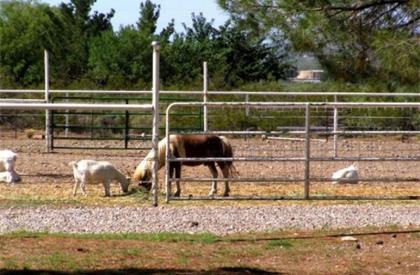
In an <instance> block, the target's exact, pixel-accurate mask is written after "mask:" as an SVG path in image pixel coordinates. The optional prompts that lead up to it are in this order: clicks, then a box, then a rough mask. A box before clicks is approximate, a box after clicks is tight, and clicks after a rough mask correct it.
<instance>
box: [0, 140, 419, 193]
mask: <svg viewBox="0 0 420 275" xmlns="http://www.w3.org/2000/svg"><path fill="white" fill-rule="evenodd" d="M0 138H1V145H0V149H10V150H13V151H15V152H16V153H17V154H18V160H17V163H16V170H17V171H18V173H19V174H20V175H21V176H22V183H21V184H22V185H20V186H21V187H20V188H21V189H22V190H24V189H25V188H27V187H31V188H35V189H37V187H39V188H40V189H45V188H43V186H45V185H51V186H53V187H54V189H59V191H60V192H64V191H65V190H68V192H70V190H71V186H72V182H73V179H72V170H71V167H70V166H69V165H68V163H69V162H70V161H73V160H80V159H97V160H108V161H110V162H112V163H113V164H114V165H115V166H116V167H117V168H118V169H119V170H120V171H121V172H123V173H125V174H127V175H130V174H131V173H132V172H133V171H134V169H135V167H136V166H137V165H138V163H139V162H140V161H141V160H142V158H143V157H144V156H145V154H146V153H147V151H144V150H113V149H103V150H89V149H84V150H80V149H57V150H55V151H54V152H53V153H46V146H45V140H43V139H34V138H32V139H29V138H27V137H26V136H25V134H24V133H17V134H16V136H14V134H13V133H5V132H1V133H0ZM132 143H134V145H135V147H145V148H150V143H149V142H140V141H137V142H134V141H133V142H132ZM231 143H232V145H233V148H234V154H235V157H267V158H270V157H292V158H302V157H303V156H304V142H302V141H297V140H262V139H261V137H258V136H256V137H249V138H247V139H243V138H242V139H239V138H231ZM56 145H58V146H63V145H66V146H98V147H104V148H107V147H108V148H111V147H117V146H120V147H122V146H123V142H122V141H109V142H108V141H107V142H105V141H77V140H60V141H56ZM338 148H339V149H338V152H337V155H338V156H339V157H349V156H351V157H398V156H399V157H418V156H419V155H420V140H419V139H416V138H415V137H413V138H411V139H408V140H407V139H404V140H403V139H401V138H399V137H389V138H385V137H382V138H380V139H377V138H376V139H374V138H370V139H369V138H365V139H340V140H339V143H338ZM333 154H334V152H333V144H332V140H328V141H325V140H323V139H315V140H314V141H312V142H311V156H312V157H331V156H333ZM350 164H352V162H345V161H341V162H331V161H313V162H311V166H310V176H311V178H313V179H315V180H312V181H311V186H310V192H311V195H320V196H324V195H327V196H328V195H331V196H334V195H345V196H383V197H387V196H413V197H415V196H419V195H420V193H419V190H420V188H419V180H420V169H419V162H418V161H417V162H416V161H399V162H395V161H382V162H378V161H364V162H363V161H359V162H357V163H356V165H357V166H358V169H359V177H360V178H361V181H360V183H359V184H335V185H334V184H332V183H331V182H329V181H328V180H329V179H330V178H331V175H332V173H333V172H334V171H336V170H338V169H341V168H344V167H347V166H349V165H350ZM235 166H236V169H237V171H238V173H239V176H238V178H239V179H243V181H239V182H232V183H231V190H232V191H231V195H232V196H251V195H256V196H272V195H274V196H285V195H287V196H302V195H303V192H304V191H303V190H304V186H303V178H304V163H303V162H302V161H249V162H246V161H237V162H235ZM163 170H164V169H162V170H161V171H160V174H159V178H160V185H161V190H164V188H163V186H162V185H163V179H164V177H165V175H164V171H163ZM182 173H183V175H182V176H183V177H187V178H190V179H191V178H193V177H198V178H201V179H204V178H207V179H208V178H210V173H209V171H208V169H207V168H206V167H204V166H201V167H184V168H183V172H182ZM254 179H258V180H261V179H265V182H256V181H255V180H254ZM320 179H326V180H327V181H324V182H321V181H320ZM363 179H366V180H367V181H364V180H363ZM415 179H417V181H414V180H415ZM401 180H402V181H401ZM209 185H210V183H208V182H193V181H191V180H189V181H187V182H185V183H183V184H182V186H183V194H184V195H186V196H187V195H188V196H206V195H207V193H208V192H209ZM133 187H135V186H133ZM3 188H7V187H6V186H5V185H4V184H0V189H3ZM90 188H91V190H95V192H101V187H100V186H97V187H90ZM222 188H223V184H220V185H219V194H220V193H222ZM114 189H115V190H114V192H119V191H118V189H116V188H114ZM88 191H89V187H88ZM24 192H30V191H28V190H27V191H24Z"/></svg>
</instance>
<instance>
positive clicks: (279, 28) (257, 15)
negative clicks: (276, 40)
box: [218, 0, 420, 83]
mask: <svg viewBox="0 0 420 275" xmlns="http://www.w3.org/2000/svg"><path fill="white" fill-rule="evenodd" d="M218 3H219V5H220V6H221V7H223V8H224V9H226V10H227V11H229V12H230V14H231V16H232V19H233V20H234V21H236V22H239V23H238V24H240V25H241V26H243V27H246V28H250V29H252V30H253V33H254V34H257V35H259V36H261V35H272V34H273V33H274V34H275V35H279V34H280V35H284V36H285V39H287V41H289V42H290V43H291V44H292V45H293V48H294V50H295V51H297V52H312V53H313V54H314V55H315V56H316V57H317V58H318V59H319V61H320V63H321V65H323V66H324V68H326V69H327V70H328V71H329V73H330V74H331V75H332V76H333V77H335V78H337V79H343V80H350V81H357V80H360V79H365V78H368V77H372V76H374V77H376V78H378V79H384V78H387V77H388V76H392V78H393V79H394V80H395V81H399V82H408V83H415V82H416V81H418V79H419V75H418V71H419V67H420V66H419V55H420V54H419V51H420V50H419V48H420V47H419V26H418V22H419V20H420V9H419V2H418V1H412V0H368V1H356V2H355V1H349V0H336V1H312V0H305V1H297V0H290V1H289V0H288V1H285V0H275V1H264V0H218ZM396 53H398V54H401V55H402V56H403V58H402V60H399V61H397V60H398V55H397V56H395V54H396ZM401 61H403V62H404V64H401ZM401 66H402V67H405V68H408V69H407V70H403V71H401V70H400V68H401Z"/></svg>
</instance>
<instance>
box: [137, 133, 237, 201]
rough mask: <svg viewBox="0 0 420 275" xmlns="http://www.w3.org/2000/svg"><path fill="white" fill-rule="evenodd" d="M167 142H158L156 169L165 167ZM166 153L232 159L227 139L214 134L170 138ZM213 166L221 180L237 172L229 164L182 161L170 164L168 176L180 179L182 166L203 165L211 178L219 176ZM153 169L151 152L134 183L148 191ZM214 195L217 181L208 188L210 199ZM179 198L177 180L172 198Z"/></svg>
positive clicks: (139, 168) (191, 156)
mask: <svg viewBox="0 0 420 275" xmlns="http://www.w3.org/2000/svg"><path fill="white" fill-rule="evenodd" d="M166 146H167V141H166V138H164V139H162V140H161V141H160V142H159V148H158V169H160V168H162V167H163V166H164V165H165V154H166ZM169 151H170V154H171V157H176V158H177V157H181V158H231V157H233V150H232V146H231V145H230V142H229V140H228V139H227V138H226V137H223V136H215V135H171V136H170V142H169ZM216 163H217V165H218V166H219V168H220V170H221V171H222V174H223V178H225V179H226V178H228V177H230V176H232V175H234V174H236V169H235V167H234V166H233V163H232V161H230V160H229V161H205V162H198V161H189V162H188V161H184V162H171V163H170V167H169V171H170V177H171V178H173V176H174V172H175V178H180V177H181V166H182V165H187V166H198V165H206V166H208V168H209V169H210V172H211V175H212V176H213V178H217V177H218V172H217V169H216ZM152 167H153V152H152V151H150V152H149V153H148V154H147V156H146V157H145V158H144V159H143V161H142V162H140V164H139V165H138V166H137V168H136V171H135V172H134V175H133V177H132V180H133V182H139V184H140V185H142V186H145V187H146V188H148V189H149V190H150V188H151V184H150V179H151V178H152V170H153V169H152ZM229 192H230V189H229V182H228V181H227V180H225V192H224V193H223V196H225V197H227V196H229ZM216 193H217V181H216V180H214V181H213V183H212V186H211V190H210V193H209V196H214V195H215V194H216ZM180 195H181V187H180V184H179V181H176V192H175V194H174V196H180Z"/></svg>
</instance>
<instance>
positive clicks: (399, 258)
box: [0, 132, 420, 274]
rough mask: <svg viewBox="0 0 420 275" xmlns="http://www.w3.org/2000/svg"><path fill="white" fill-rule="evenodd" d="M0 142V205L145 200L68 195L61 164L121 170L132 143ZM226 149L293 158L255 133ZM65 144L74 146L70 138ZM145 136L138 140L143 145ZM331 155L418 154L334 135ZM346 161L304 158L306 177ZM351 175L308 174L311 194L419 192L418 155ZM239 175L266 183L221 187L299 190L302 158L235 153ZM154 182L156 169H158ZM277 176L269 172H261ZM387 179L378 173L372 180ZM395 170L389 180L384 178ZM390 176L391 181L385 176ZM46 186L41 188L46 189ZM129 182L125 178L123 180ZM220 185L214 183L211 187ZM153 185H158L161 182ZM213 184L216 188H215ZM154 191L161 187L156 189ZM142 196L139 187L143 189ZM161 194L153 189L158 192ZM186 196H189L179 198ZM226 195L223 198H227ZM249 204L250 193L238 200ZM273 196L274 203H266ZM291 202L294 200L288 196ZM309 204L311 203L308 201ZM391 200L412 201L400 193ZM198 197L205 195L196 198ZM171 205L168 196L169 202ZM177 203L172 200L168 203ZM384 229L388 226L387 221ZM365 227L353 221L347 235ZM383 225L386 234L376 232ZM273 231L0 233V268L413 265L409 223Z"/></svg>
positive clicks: (419, 148) (305, 269)
mask: <svg viewBox="0 0 420 275" xmlns="http://www.w3.org/2000/svg"><path fill="white" fill-rule="evenodd" d="M0 138H1V145H0V149H10V150H13V151H15V152H17V154H18V160H17V163H16V170H17V171H18V173H19V174H20V175H21V176H22V182H21V183H19V184H16V185H15V186H14V187H11V186H9V185H8V184H4V183H0V205H2V207H9V206H11V207H15V206H22V205H23V206H37V205H39V204H41V205H45V204H46V205H51V206H58V207H65V205H66V204H74V203H76V204H85V205H95V206H98V205H99V206H100V205H107V206H108V205H119V206H124V205H130V206H133V205H141V204H143V205H149V203H150V201H149V200H148V198H145V197H143V196H139V195H138V194H132V195H129V196H124V197H122V196H119V195H120V191H119V190H118V188H117V187H116V185H115V184H114V185H113V189H112V191H113V194H115V195H116V196H114V197H112V198H104V197H103V188H102V187H101V186H88V189H87V190H88V196H87V197H82V196H80V195H79V196H77V197H76V198H72V197H71V190H72V184H73V179H72V174H71V173H72V171H71V168H70V167H69V165H68V163H69V162H70V161H73V160H80V159H86V158H89V159H98V160H108V161H111V162H112V163H114V164H115V166H116V167H118V168H119V169H120V170H121V171H124V172H127V174H130V173H132V171H134V168H135V166H136V165H137V164H138V163H139V162H140V161H141V159H142V158H143V157H144V156H145V154H146V153H147V152H146V151H142V150H128V151H125V150H69V149H67V150H64V149H60V150H56V151H55V152H53V153H45V151H46V150H45V140H42V139H29V138H27V137H26V136H25V135H24V134H23V133H20V134H18V135H17V136H16V137H14V136H13V135H11V134H10V133H4V132H1V133H0ZM231 141H232V144H233V147H234V151H235V156H266V157H285V156H289V157H302V156H303V154H304V150H303V143H302V142H301V141H290V140H282V141H279V140H265V141H263V140H261V138H260V137H250V138H248V139H246V140H245V139H236V138H233V139H231ZM65 142H66V143H67V144H72V145H79V146H80V145H84V144H81V142H79V141H65ZM95 143H96V144H95V146H98V145H99V146H109V147H113V146H116V145H118V146H119V145H120V143H117V142H111V143H106V144H105V143H103V142H95ZM147 146H150V144H145V147H147ZM311 147H312V153H311V154H312V156H331V155H332V154H333V151H332V148H333V147H332V142H331V140H329V141H326V142H324V141H313V142H312V143H311ZM338 155H339V156H355V157H357V156H372V157H375V156H388V157H391V156H404V157H409V156H417V157H418V156H419V155H420V141H419V140H418V139H411V140H408V141H407V140H401V139H399V138H396V137H394V138H389V139H385V138H383V139H379V140H378V139H363V140H361V139H343V140H340V142H339V151H338ZM350 164H351V163H349V162H327V161H322V162H314V163H313V164H311V176H312V177H315V178H317V177H318V178H329V177H330V176H331V174H332V173H333V172H334V171H335V170H337V169H339V168H343V167H346V166H348V165H350ZM357 165H358V167H359V174H360V177H361V178H377V180H375V181H361V182H360V183H359V184H339V185H333V184H331V182H319V181H314V183H313V184H311V189H310V190H311V194H315V195H364V196H372V195H375V196H419V195H420V193H419V192H420V188H419V182H414V181H409V179H414V178H417V179H418V178H420V169H419V163H418V162H414V161H401V162H389V161H388V162H371V161H369V162H358V163H357ZM235 166H236V168H237V170H238V172H239V177H241V178H259V179H261V178H267V179H268V180H267V182H263V183H257V182H233V183H231V195H232V196H240V195H244V196H245V195H247V196H249V195H260V196H264V195H273V194H274V195H299V196H301V195H302V194H303V183H302V181H300V182H296V183H293V182H290V180H301V179H302V178H303V171H304V167H303V163H302V162H296V161H287V162H281V161H274V162H256V161H253V162H236V163H235ZM183 175H184V176H185V177H193V176H199V177H203V178H208V177H209V175H210V173H209V171H208V170H207V168H205V167H194V168H184V169H183ZM159 177H160V183H161V185H162V183H163V178H164V175H163V171H161V172H160V174H159ZM274 177H278V178H279V179H278V180H277V181H274V180H270V178H274ZM384 178H387V179H388V180H381V179H384ZM398 178H404V179H406V180H405V181H402V182H397V181H393V180H392V179H398ZM389 179H391V180H389ZM46 187H47V188H46ZM132 188H135V186H132ZM220 188H222V187H220ZM161 190H163V188H162V186H161ZM208 191H209V184H208V183H194V182H186V183H184V184H183V194H184V195H189V194H191V195H193V196H202V195H203V196H205V195H207V193H208ZM219 193H221V192H220V189H219ZM161 195H162V196H163V194H162V193H161ZM144 196H146V197H147V196H148V194H147V193H146V194H145V195H144ZM162 198H163V197H162ZM186 203H189V202H186ZM234 203H235V202H230V201H229V202H226V204H227V205H235V204H234ZM247 203H249V204H252V205H254V204H255V202H247ZM268 203H270V204H275V203H276V202H268ZM295 203H296V202H295ZM312 203H313V202H312ZM398 203H402V204H405V203H415V204H417V203H418V200H416V201H414V202H408V201H400V202H398ZM203 204H204V205H207V202H204V203H203ZM172 205H174V206H176V205H177V203H176V202H172ZM178 205H179V204H178ZM392 229H393V230H392ZM366 230H367V231H369V230H368V229H354V230H350V231H351V232H340V234H342V233H348V234H350V235H351V234H354V233H357V232H360V231H366ZM385 231H388V232H390V233H384V232H385ZM322 234H323V235H322V236H320V234H319V233H313V232H312V233H311V232H309V233H308V232H304V233H299V232H279V233H270V234H265V235H264V234H251V235H247V236H232V237H231V238H232V239H233V240H232V239H230V240H226V239H223V240H218V241H216V242H212V243H210V244H206V243H202V242H192V241H188V240H184V241H174V240H167V241H159V242H156V241H149V240H136V239H130V238H129V239H127V240H118V239H117V240H113V239H112V238H111V239H107V240H104V239H95V238H91V239H90V238H87V239H83V241H82V242H83V246H81V239H79V238H78V237H69V236H67V237H62V236H49V235H47V236H34V237H31V236H24V237H19V236H1V237H0V273H1V274H8V273H13V272H16V271H17V270H31V271H34V274H36V273H37V272H38V273H42V272H45V271H46V273H48V272H51V273H53V272H59V273H58V274H66V273H71V274H74V273H77V272H83V273H84V274H90V273H92V274H102V273H107V274H138V273H146V274H163V273H171V274H244V273H246V274H416V273H417V272H418V270H419V265H418V257H419V255H420V251H419V231H418V228H414V229H412V230H411V232H403V231H402V229H400V228H391V230H390V228H387V229H372V232H370V233H368V234H362V235H358V234H355V235H354V236H355V237H356V238H357V241H354V242H343V241H341V240H340V237H339V236H326V235H325V234H328V233H325V232H323V233H322Z"/></svg>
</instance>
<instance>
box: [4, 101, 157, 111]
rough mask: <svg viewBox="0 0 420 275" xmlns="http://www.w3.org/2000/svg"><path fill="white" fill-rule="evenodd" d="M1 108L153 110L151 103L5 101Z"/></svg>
mask: <svg viewBox="0 0 420 275" xmlns="http://www.w3.org/2000/svg"><path fill="white" fill-rule="evenodd" d="M0 109H19V110H106V111H112V110H119V111H127V110H147V111H152V110H153V105H151V104H83V103H80V104H76V103H13V102H10V103H3V102H0Z"/></svg>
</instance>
